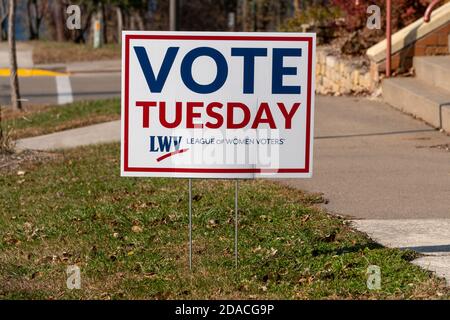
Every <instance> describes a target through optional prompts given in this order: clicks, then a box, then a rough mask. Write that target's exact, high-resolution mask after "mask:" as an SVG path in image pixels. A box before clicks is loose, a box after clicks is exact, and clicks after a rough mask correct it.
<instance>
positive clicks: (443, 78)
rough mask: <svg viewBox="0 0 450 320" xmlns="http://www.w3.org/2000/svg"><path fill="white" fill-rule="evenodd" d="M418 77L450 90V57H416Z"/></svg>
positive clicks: (415, 64) (415, 63)
mask: <svg viewBox="0 0 450 320" xmlns="http://www.w3.org/2000/svg"><path fill="white" fill-rule="evenodd" d="M414 70H415V72H416V77H417V78H418V79H421V80H423V81H425V82H427V83H430V84H432V85H434V86H437V87H440V88H442V89H444V90H449V91H450V57H449V56H434V57H414Z"/></svg>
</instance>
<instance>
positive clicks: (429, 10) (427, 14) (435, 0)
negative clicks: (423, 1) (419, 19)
mask: <svg viewBox="0 0 450 320" xmlns="http://www.w3.org/2000/svg"><path fill="white" fill-rule="evenodd" d="M441 1H442V0H433V1H432V2H431V3H430V4H429V5H428V7H427V10H426V11H425V15H424V16H423V21H425V22H430V19H431V13H432V12H433V10H434V7H436V5H437V4H438V3H439V2H441Z"/></svg>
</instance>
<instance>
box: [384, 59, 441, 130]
mask: <svg viewBox="0 0 450 320" xmlns="http://www.w3.org/2000/svg"><path fill="white" fill-rule="evenodd" d="M414 67H415V70H416V77H415V78H390V79H385V80H383V83H382V89H383V98H384V100H385V101H386V102H387V103H388V104H390V105H391V106H393V107H395V108H397V109H399V110H401V111H403V112H405V113H409V114H411V115H413V116H415V117H417V118H420V119H422V120H424V121H425V122H427V123H428V124H430V125H432V126H433V127H436V128H439V129H444V130H445V131H447V132H449V133H450V57H449V56H441V57H438V56H436V57H420V58H415V59H414Z"/></svg>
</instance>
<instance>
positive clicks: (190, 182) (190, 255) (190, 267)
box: [189, 179, 192, 271]
mask: <svg viewBox="0 0 450 320" xmlns="http://www.w3.org/2000/svg"><path fill="white" fill-rule="evenodd" d="M189 270H191V271H192V179H189Z"/></svg>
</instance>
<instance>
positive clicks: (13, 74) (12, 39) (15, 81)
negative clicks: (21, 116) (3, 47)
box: [8, 0, 22, 109]
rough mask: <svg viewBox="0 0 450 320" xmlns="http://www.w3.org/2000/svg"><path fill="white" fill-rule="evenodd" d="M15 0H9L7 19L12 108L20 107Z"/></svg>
mask: <svg viewBox="0 0 450 320" xmlns="http://www.w3.org/2000/svg"><path fill="white" fill-rule="evenodd" d="M15 20H16V0H9V20H8V42H9V61H10V68H9V70H10V83H11V104H12V106H13V108H14V109H22V103H21V101H20V91H19V78H18V76H17V55H16V33H15V31H14V28H15V25H16V21H15Z"/></svg>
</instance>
